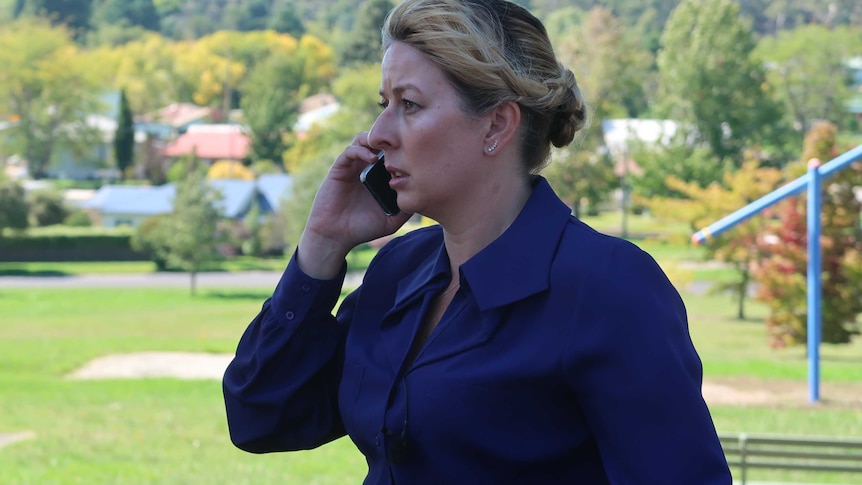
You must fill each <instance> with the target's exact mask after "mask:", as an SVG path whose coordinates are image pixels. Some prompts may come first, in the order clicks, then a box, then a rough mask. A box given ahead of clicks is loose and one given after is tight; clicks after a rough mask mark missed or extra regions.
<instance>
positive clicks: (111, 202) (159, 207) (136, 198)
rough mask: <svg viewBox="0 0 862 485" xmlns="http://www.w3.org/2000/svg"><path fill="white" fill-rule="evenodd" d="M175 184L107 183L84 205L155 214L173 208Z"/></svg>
mask: <svg viewBox="0 0 862 485" xmlns="http://www.w3.org/2000/svg"><path fill="white" fill-rule="evenodd" d="M175 194H176V188H175V187H174V185H173V184H167V185H159V186H156V187H149V186H132V185H105V186H103V187H102V188H100V189H99V190H98V191H96V195H95V196H93V198H92V199H90V200H88V201H87V202H84V203H83V204H82V207H84V208H90V209H98V210H99V211H100V212H102V213H111V214H133V215H141V216H154V215H156V214H164V213H167V212H171V210H173V204H172V202H173V200H174V196H175Z"/></svg>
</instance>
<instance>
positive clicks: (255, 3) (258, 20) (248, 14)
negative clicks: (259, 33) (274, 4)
mask: <svg viewBox="0 0 862 485" xmlns="http://www.w3.org/2000/svg"><path fill="white" fill-rule="evenodd" d="M269 4H270V2H269V1H267V0H246V1H243V2H238V3H236V4H234V5H233V6H232V7H231V8H230V9H229V12H230V13H229V14H228V15H227V18H229V19H232V20H233V25H232V27H233V29H234V30H239V31H241V32H247V31H251V30H264V29H266V25H267V23H268V22H269V20H270V18H271V12H270V6H269Z"/></svg>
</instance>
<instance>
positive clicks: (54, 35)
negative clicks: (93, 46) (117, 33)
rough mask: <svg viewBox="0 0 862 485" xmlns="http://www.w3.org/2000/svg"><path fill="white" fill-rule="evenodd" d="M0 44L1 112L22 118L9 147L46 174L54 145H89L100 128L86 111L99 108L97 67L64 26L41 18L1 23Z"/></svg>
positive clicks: (37, 174)
mask: <svg viewBox="0 0 862 485" xmlns="http://www.w3.org/2000/svg"><path fill="white" fill-rule="evenodd" d="M0 45H2V46H3V48H2V49H0V65H2V66H3V69H2V70H0V112H7V113H13V114H15V115H16V117H17V118H18V120H19V121H18V122H17V124H14V125H12V126H11V128H10V129H9V130H8V131H7V134H8V135H9V136H8V142H7V143H8V144H9V145H11V146H10V147H9V151H10V152H12V153H18V154H20V155H21V156H23V157H24V159H26V160H27V162H28V164H29V169H30V173H32V174H33V176H34V177H42V176H44V175H45V172H46V169H47V167H48V164H49V163H50V162H51V158H52V154H53V151H54V148H55V146H57V145H59V144H63V145H66V146H69V147H71V148H73V149H74V148H81V149H85V148H87V147H88V146H90V145H89V143H90V142H91V141H92V135H93V134H94V133H95V129H94V128H92V127H90V126H89V125H88V124H87V122H86V117H85V116H84V114H89V113H94V112H96V111H98V108H99V100H98V94H99V91H100V89H99V86H98V84H97V72H96V70H95V69H93V67H92V66H90V65H88V64H86V63H84V62H82V59H83V58H82V57H81V56H80V55H79V51H78V49H77V48H76V47H75V46H74V45H72V44H71V41H70V39H69V37H68V35H67V33H66V31H65V30H64V29H63V28H59V27H58V28H51V27H49V26H47V25H45V24H44V23H43V22H41V21H38V20H33V19H22V20H18V21H16V22H14V23H12V24H10V25H6V26H0Z"/></svg>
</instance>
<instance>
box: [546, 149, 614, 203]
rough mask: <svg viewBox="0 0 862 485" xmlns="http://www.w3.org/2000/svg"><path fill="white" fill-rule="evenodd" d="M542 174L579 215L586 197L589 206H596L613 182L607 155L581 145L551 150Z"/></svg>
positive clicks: (611, 169)
mask: <svg viewBox="0 0 862 485" xmlns="http://www.w3.org/2000/svg"><path fill="white" fill-rule="evenodd" d="M544 176H545V177H547V179H548V181H549V182H550V183H551V185H552V186H553V187H554V190H555V191H556V192H557V193H558V194H559V196H560V198H561V199H563V201H565V202H566V203H567V204H568V205H569V206H570V207H571V208H572V212H573V214H574V215H575V217H581V207H582V205H583V202H585V201H586V203H587V204H588V210H591V211H595V210H597V206H598V204H599V203H600V202H601V201H602V200H603V199H604V198H605V197H606V196H607V194H608V193H609V192H610V191H611V189H613V187H614V185H615V182H616V177H614V172H613V167H612V164H611V162H610V160H609V159H608V157H603V156H600V155H597V154H596V152H595V150H590V149H586V148H582V147H580V146H577V147H575V146H569V147H565V148H560V149H557V150H554V151H553V152H552V153H551V163H550V164H548V167H547V168H546V169H545V171H544Z"/></svg>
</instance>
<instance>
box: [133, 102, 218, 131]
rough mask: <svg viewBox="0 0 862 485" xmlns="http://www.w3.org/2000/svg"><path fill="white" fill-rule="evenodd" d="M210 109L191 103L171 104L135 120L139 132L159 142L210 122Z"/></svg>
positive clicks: (211, 115) (211, 111)
mask: <svg viewBox="0 0 862 485" xmlns="http://www.w3.org/2000/svg"><path fill="white" fill-rule="evenodd" d="M214 116H215V114H214V112H213V109H212V108H208V107H205V106H198V105H196V104H192V103H172V104H169V105H168V106H165V107H164V108H162V109H160V110H158V111H154V112H152V113H147V114H144V115H141V116H138V117H136V118H135V126H136V127H138V129H139V130H141V131H143V132H145V133H146V134H148V135H151V136H153V137H155V138H157V139H159V140H164V139H168V138H174V137H175V136H178V135H182V134H183V133H185V132H187V131H188V129H189V127H191V126H193V125H202V124H208V123H211V122H212V119H213V118H214Z"/></svg>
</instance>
